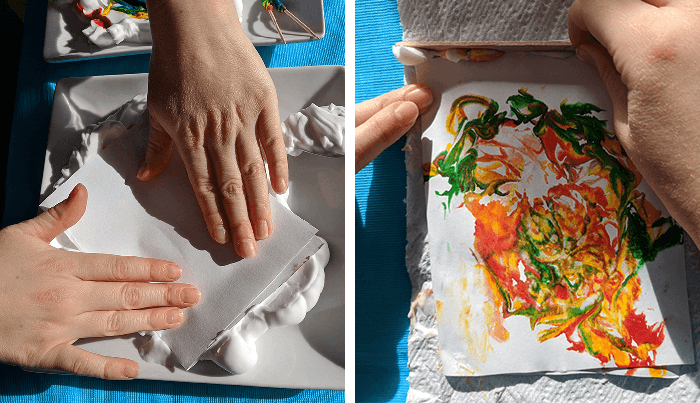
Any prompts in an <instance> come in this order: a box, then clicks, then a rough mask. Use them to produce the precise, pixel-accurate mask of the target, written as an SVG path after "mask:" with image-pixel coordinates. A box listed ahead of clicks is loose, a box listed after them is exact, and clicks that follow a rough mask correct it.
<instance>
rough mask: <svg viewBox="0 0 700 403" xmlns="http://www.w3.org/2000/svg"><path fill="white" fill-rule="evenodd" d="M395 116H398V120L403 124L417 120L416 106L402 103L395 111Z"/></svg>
mask: <svg viewBox="0 0 700 403" xmlns="http://www.w3.org/2000/svg"><path fill="white" fill-rule="evenodd" d="M394 115H396V118H397V119H398V120H399V121H401V122H405V121H407V120H414V119H415V118H416V109H415V106H414V105H413V104H411V103H410V102H402V103H400V104H399V106H397V107H396V109H395V110H394Z"/></svg>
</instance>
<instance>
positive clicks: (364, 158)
mask: <svg viewBox="0 0 700 403" xmlns="http://www.w3.org/2000/svg"><path fill="white" fill-rule="evenodd" d="M432 102H433V96H432V94H431V93H430V90H428V88H426V87H425V86H423V85H419V84H410V85H407V86H405V87H403V88H399V89H397V90H394V91H391V92H388V93H386V94H384V95H380V96H378V97H377V98H374V99H370V100H369V101H365V102H362V103H359V104H357V105H356V106H355V173H358V172H360V170H361V169H362V168H364V167H365V166H367V164H369V163H370V162H371V161H372V160H373V159H375V158H376V157H377V156H378V155H379V154H380V153H381V152H382V151H384V150H385V149H386V148H387V147H389V146H390V145H392V144H394V142H395V141H396V140H398V139H399V138H400V137H401V136H403V135H404V134H406V132H407V131H408V129H410V128H411V126H413V124H414V123H415V122H416V119H417V118H418V115H420V114H421V113H423V112H425V111H426V110H428V108H429V107H430V104H431V103H432Z"/></svg>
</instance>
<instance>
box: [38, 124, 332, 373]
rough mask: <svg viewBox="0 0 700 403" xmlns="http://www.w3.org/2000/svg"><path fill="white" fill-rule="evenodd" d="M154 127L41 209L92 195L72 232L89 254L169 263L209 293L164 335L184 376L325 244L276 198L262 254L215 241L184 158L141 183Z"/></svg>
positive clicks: (95, 163) (140, 127)
mask: <svg viewBox="0 0 700 403" xmlns="http://www.w3.org/2000/svg"><path fill="white" fill-rule="evenodd" d="M147 135H148V121H147V119H146V118H145V117H143V118H141V119H140V120H139V121H138V122H137V123H136V124H135V125H134V127H133V128H131V129H130V130H129V132H127V133H126V134H125V135H123V136H122V137H121V138H120V139H118V140H115V141H114V142H113V143H112V144H110V145H109V146H108V147H107V148H105V149H104V150H103V151H101V152H100V154H99V155H97V156H96V157H94V158H93V159H91V160H90V161H89V162H88V163H87V164H85V166H83V167H82V168H81V169H80V170H78V171H77V172H76V173H75V174H74V175H73V176H72V177H71V178H70V179H68V180H67V181H66V183H64V185H63V186H61V187H60V188H58V189H57V190H56V191H55V192H54V193H53V194H51V195H50V196H49V197H47V198H46V200H44V202H43V203H42V204H41V207H42V208H43V209H48V208H49V207H51V206H53V205H54V204H56V203H58V202H59V201H60V200H63V199H64V198H65V197H66V196H67V193H68V192H69V191H70V189H72V188H73V187H74V186H75V184H77V183H83V184H84V185H85V186H86V187H87V189H88V192H89V197H88V206H87V210H86V213H85V215H84V216H83V218H82V219H81V220H80V222H78V224H76V225H75V226H73V227H72V228H70V229H69V230H68V231H66V235H67V236H68V237H69V238H70V239H71V241H72V242H73V243H74V244H75V245H76V246H77V247H78V248H79V249H80V250H81V251H84V252H100V253H111V254H118V255H138V256H146V257H154V258H161V259H167V260H171V261H174V262H176V263H177V264H179V265H180V266H181V267H182V268H183V275H182V278H181V280H180V281H182V282H186V283H189V284H193V285H195V286H196V287H197V288H199V290H200V291H201V292H202V300H201V302H200V303H199V305H198V306H197V307H196V308H193V309H189V310H186V311H185V321H184V323H183V324H182V325H181V326H180V327H178V328H177V329H173V330H172V331H167V332H164V333H163V334H162V338H163V339H164V341H166V342H167V343H168V344H169V345H170V348H171V350H172V352H173V353H174V354H175V355H176V356H177V358H178V360H179V361H180V363H181V364H182V366H183V367H184V368H185V369H189V368H191V367H192V366H193V365H194V364H195V363H196V362H197V359H198V358H199V357H200V355H202V353H204V352H205V351H206V350H207V348H208V347H209V346H210V344H211V343H212V340H214V339H215V338H216V336H217V334H218V333H219V332H220V331H221V330H223V329H225V328H226V327H228V326H229V325H231V324H233V323H235V322H237V321H238V320H240V319H241V318H242V317H243V315H244V313H245V312H246V310H247V309H248V308H249V307H251V306H252V305H254V304H256V303H258V302H260V301H261V300H262V299H264V298H265V297H266V296H267V295H269V294H270V293H272V292H273V291H274V290H275V289H277V287H279V286H280V285H281V284H282V283H283V282H284V281H286V280H287V279H288V278H289V277H290V276H291V274H292V273H294V271H295V270H296V269H297V268H298V267H299V266H300V265H301V264H303V262H304V261H306V260H307V259H308V257H309V256H311V255H313V254H314V253H315V252H316V251H318V250H319V248H320V247H321V245H322V241H320V240H319V238H317V237H316V236H315V234H316V232H317V230H316V229H315V228H314V227H312V226H311V225H309V224H308V223H306V222H305V221H304V220H302V219H301V218H299V217H297V216H296V215H294V213H292V212H291V211H289V210H287V209H285V208H284V207H282V206H281V205H279V203H278V202H277V201H276V200H275V199H274V198H272V197H270V208H271V211H272V219H273V224H274V228H275V230H274V232H273V233H272V235H271V236H270V237H269V238H267V239H265V240H263V241H258V242H259V243H258V248H259V251H260V252H259V253H258V255H257V256H255V257H254V258H252V259H241V258H240V257H238V255H237V254H236V252H235V250H234V248H233V246H232V245H230V244H226V245H220V244H217V243H215V242H214V241H212V240H211V237H210V236H209V233H208V232H207V228H206V225H205V224H204V221H203V220H202V218H201V211H200V209H199V205H198V203H197V200H196V198H195V196H194V193H193V192H192V188H191V186H190V184H189V180H188V178H187V173H186V170H185V167H184V165H183V162H182V160H181V159H180V156H179V154H177V152H174V153H173V157H172V158H171V160H170V162H169V163H168V166H167V168H166V169H165V171H163V173H162V174H161V175H160V176H159V177H157V178H155V179H154V180H152V181H149V182H141V181H139V180H138V179H137V178H136V172H137V170H138V168H139V166H140V162H141V161H142V160H143V155H144V153H145V150H146V143H147Z"/></svg>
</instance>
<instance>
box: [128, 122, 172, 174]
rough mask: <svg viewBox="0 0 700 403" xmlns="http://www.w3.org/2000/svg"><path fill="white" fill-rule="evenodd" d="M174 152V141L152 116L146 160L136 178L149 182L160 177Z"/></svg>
mask: <svg viewBox="0 0 700 403" xmlns="http://www.w3.org/2000/svg"><path fill="white" fill-rule="evenodd" d="M172 150H173V140H172V138H171V137H170V136H169V135H168V133H167V132H166V131H165V129H163V126H161V125H160V123H158V120H157V119H156V118H155V117H154V116H153V115H151V116H150V131H149V134H148V148H146V158H145V160H144V161H143V164H141V167H140V168H139V171H138V173H137V174H136V177H137V178H138V179H139V180H142V181H147V180H150V179H153V178H154V177H156V176H158V174H160V173H161V172H163V170H164V169H165V166H166V165H167V164H168V161H169V160H170V155H171V154H172Z"/></svg>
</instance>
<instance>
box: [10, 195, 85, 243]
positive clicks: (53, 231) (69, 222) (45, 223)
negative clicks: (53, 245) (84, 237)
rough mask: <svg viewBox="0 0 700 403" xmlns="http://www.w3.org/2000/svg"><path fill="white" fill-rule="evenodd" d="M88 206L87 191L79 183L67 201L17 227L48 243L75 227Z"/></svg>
mask: <svg viewBox="0 0 700 403" xmlns="http://www.w3.org/2000/svg"><path fill="white" fill-rule="evenodd" d="M86 206H87V189H85V186H83V185H82V184H80V183H79V184H77V185H76V186H75V187H74V188H73V190H72V191H71V192H70V195H68V198H67V199H66V200H64V201H62V202H60V203H58V204H57V205H55V206H53V207H51V208H50V209H48V210H46V211H44V212H43V213H41V214H39V215H38V216H36V217H34V218H32V219H31V220H27V221H24V222H21V223H19V224H17V227H18V229H20V230H21V231H22V232H24V233H25V234H27V235H30V236H34V237H36V238H39V239H41V240H43V241H44V242H47V243H48V242H51V240H52V239H54V238H56V237H57V236H58V235H60V234H61V233H63V232H64V231H65V230H67V229H68V228H70V227H72V226H74V225H75V224H76V223H77V222H78V221H79V220H80V218H81V217H82V216H83V214H85V207H86Z"/></svg>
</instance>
